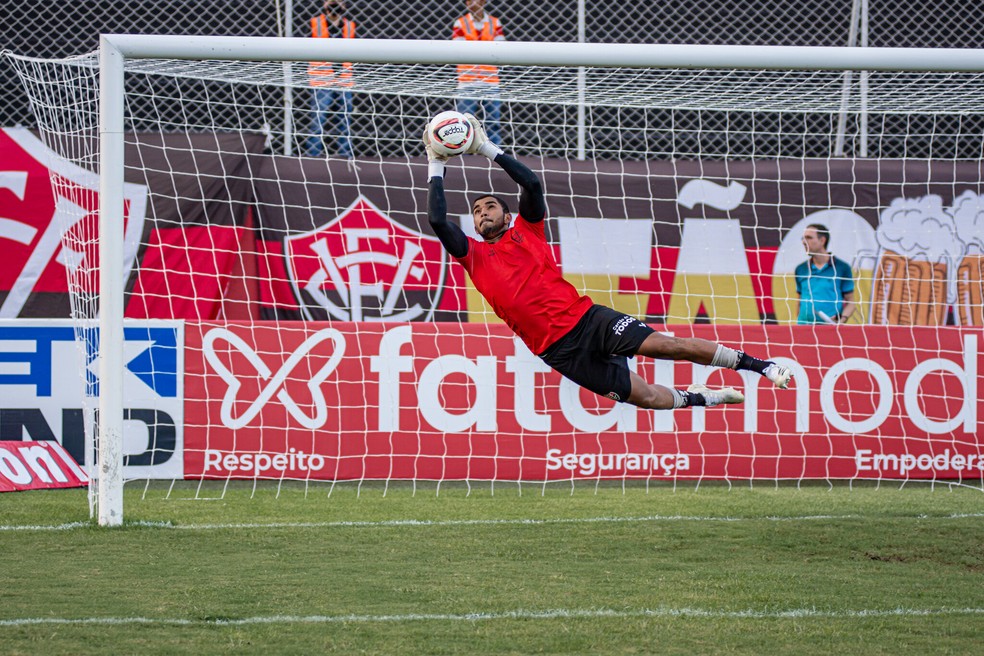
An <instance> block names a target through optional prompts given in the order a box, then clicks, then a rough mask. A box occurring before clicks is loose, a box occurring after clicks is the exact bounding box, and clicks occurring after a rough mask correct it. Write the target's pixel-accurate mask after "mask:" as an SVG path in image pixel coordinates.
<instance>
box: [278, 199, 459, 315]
mask: <svg viewBox="0 0 984 656" xmlns="http://www.w3.org/2000/svg"><path fill="white" fill-rule="evenodd" d="M284 256H285V257H286V260H287V275H288V276H289V277H290V280H291V285H292V287H293V289H294V294H295V296H296V298H297V300H298V302H299V303H300V306H301V312H302V314H303V316H304V318H306V319H308V320H336V321H430V320H432V318H433V315H434V310H435V309H436V306H437V304H438V302H439V301H440V299H441V293H442V291H443V289H444V284H445V279H446V277H447V261H446V257H445V255H444V249H443V248H442V247H441V243H440V241H439V240H438V239H437V238H436V237H431V236H428V235H425V234H423V233H420V232H417V231H416V230H413V229H411V228H408V227H407V226H404V225H402V224H400V223H398V222H396V221H394V220H393V219H392V218H390V217H389V216H387V215H386V214H385V213H384V212H382V211H381V210H380V209H379V208H378V207H376V206H375V205H373V204H372V203H371V202H370V201H369V200H368V199H367V198H365V197H364V196H359V198H358V199H356V201H355V202H354V203H352V205H350V206H349V207H348V208H347V209H345V210H344V211H343V212H342V213H341V214H339V215H338V216H337V217H336V218H334V219H332V220H331V221H329V222H328V223H326V224H324V225H322V226H320V227H318V228H316V229H314V230H312V231H310V232H305V233H300V234H295V235H291V236H289V237H287V238H286V239H285V240H284Z"/></svg>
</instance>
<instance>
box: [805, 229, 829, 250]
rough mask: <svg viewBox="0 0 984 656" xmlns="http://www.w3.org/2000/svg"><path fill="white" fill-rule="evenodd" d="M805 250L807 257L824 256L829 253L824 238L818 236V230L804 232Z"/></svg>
mask: <svg viewBox="0 0 984 656" xmlns="http://www.w3.org/2000/svg"><path fill="white" fill-rule="evenodd" d="M803 248H805V249H806V253H807V255H822V254H824V253H826V252H827V249H826V248H824V243H823V238H822V237H821V236H820V235H818V234H817V230H816V228H807V229H806V230H804V231H803Z"/></svg>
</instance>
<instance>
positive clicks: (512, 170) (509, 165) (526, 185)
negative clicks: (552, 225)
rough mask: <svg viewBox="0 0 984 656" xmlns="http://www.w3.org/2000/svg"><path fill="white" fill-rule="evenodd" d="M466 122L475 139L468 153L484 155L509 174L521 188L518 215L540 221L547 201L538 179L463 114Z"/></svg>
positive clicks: (480, 124)
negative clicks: (470, 126)
mask: <svg viewBox="0 0 984 656" xmlns="http://www.w3.org/2000/svg"><path fill="white" fill-rule="evenodd" d="M465 116H467V117H468V122H469V123H471V124H472V128H474V130H475V138H474V140H473V141H472V145H471V146H470V147H469V148H468V152H469V153H473V154H475V155H484V156H485V157H488V158H489V159H490V160H492V161H493V162H495V163H496V164H498V165H499V166H501V167H502V170H503V171H505V172H506V173H508V174H509V177H510V178H512V179H513V181H514V182H515V183H516V184H518V185H519V186H520V187H522V188H523V192H522V193H521V194H520V197H519V215H520V216H521V217H523V219H525V220H526V221H529V222H530V223H537V222H538V221H542V220H543V217H545V216H546V215H547V201H546V199H544V197H543V185H542V184H541V183H540V178H538V177H536V173H534V172H533V171H532V170H530V168H529V167H528V166H526V165H525V164H523V163H522V162H520V161H519V160H518V159H516V158H514V157H510V156H509V155H506V154H505V153H504V152H502V149H501V148H499V147H498V146H496V145H495V144H494V143H492V142H491V141H489V138H488V135H486V134H485V128H484V127H482V123H481V122H480V121H479V120H478V119H477V118H475V117H474V116H472V115H471V114H465Z"/></svg>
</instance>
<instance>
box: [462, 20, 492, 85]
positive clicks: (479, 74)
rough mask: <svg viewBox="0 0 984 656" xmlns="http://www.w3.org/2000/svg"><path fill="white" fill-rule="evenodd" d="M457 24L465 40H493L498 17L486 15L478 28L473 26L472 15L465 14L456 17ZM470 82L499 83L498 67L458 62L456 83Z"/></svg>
mask: <svg viewBox="0 0 984 656" xmlns="http://www.w3.org/2000/svg"><path fill="white" fill-rule="evenodd" d="M458 25H459V27H461V31H462V32H463V33H464V35H465V41H493V40H495V33H496V32H497V31H498V30H499V19H498V18H496V17H495V16H488V20H486V21H485V25H483V26H482V29H481V30H479V29H478V28H477V27H475V21H474V20H472V15H471V14H466V15H464V16H462V17H461V18H459V19H458ZM470 82H484V83H485V84H499V69H498V68H496V67H495V66H485V65H480V66H474V65H472V64H458V83H459V84H468V83H470Z"/></svg>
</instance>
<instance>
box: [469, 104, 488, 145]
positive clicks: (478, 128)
mask: <svg viewBox="0 0 984 656" xmlns="http://www.w3.org/2000/svg"><path fill="white" fill-rule="evenodd" d="M465 118H467V119H468V122H469V123H471V126H472V131H473V132H474V133H475V136H474V138H473V139H472V142H471V145H470V146H469V147H468V150H466V151H465V152H466V153H468V154H470V155H478V154H479V151H480V150H481V148H482V146H484V145H485V144H487V143H488V142H489V135H487V134H485V128H484V127H483V126H482V122H481V121H479V120H478V119H477V118H475V116H474V115H473V114H465Z"/></svg>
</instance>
